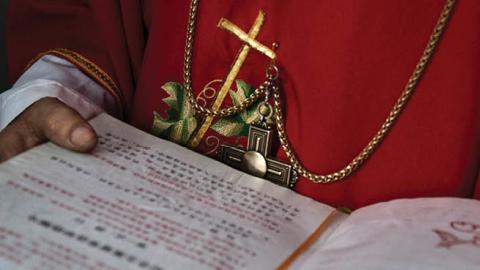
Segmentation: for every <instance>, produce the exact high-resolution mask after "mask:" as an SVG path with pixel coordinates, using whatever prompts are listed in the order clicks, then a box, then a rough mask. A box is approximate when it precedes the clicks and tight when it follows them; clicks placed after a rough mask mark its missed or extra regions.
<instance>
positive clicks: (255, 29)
mask: <svg viewBox="0 0 480 270" xmlns="http://www.w3.org/2000/svg"><path fill="white" fill-rule="evenodd" d="M264 21H265V13H264V12H263V11H262V10H260V11H259V12H258V15H257V18H256V19H255V22H254V24H253V26H252V28H251V29H250V31H249V32H248V35H247V37H248V41H252V40H254V39H255V38H256V37H257V35H258V33H259V32H260V28H261V27H262V25H263V22H264ZM222 22H223V24H222ZM226 22H228V21H227V20H226V19H224V18H222V19H221V20H220V22H219V27H220V28H222V29H225V30H229V31H230V32H231V33H233V34H235V35H236V30H235V31H234V30H233V28H230V27H233V26H235V25H234V24H233V23H230V22H228V24H227V23H226ZM235 27H236V26H235ZM235 29H239V28H238V27H236V28H235ZM240 31H241V30H240ZM241 32H242V33H243V34H245V32H243V31H241ZM245 35H246V34H245ZM239 38H240V37H239ZM240 39H241V40H242V41H243V39H242V38H240ZM244 39H245V38H244ZM257 43H258V42H257ZM258 44H260V43H258ZM260 45H261V44H260ZM250 46H252V45H250V44H249V43H247V42H246V41H245V43H244V44H243V45H242V47H241V49H240V51H239V53H238V54H237V56H236V57H235V61H234V62H233V65H232V66H231V68H230V71H229V73H228V75H227V77H226V78H225V82H224V83H223V85H222V88H220V90H219V91H218V95H217V98H216V99H215V101H214V103H213V105H212V110H218V109H219V108H220V106H221V105H222V103H223V100H224V99H225V96H226V95H227V93H228V90H230V87H231V86H232V84H233V82H234V81H235V78H236V77H237V75H238V73H239V72H240V68H241V67H242V65H243V62H245V59H247V56H248V53H249V51H250V49H251V48H254V49H257V48H256V47H253V46H252V47H250ZM262 46H263V45H262ZM263 47H264V46H263ZM212 121H213V117H212V116H207V117H206V118H205V121H204V122H203V124H202V126H201V127H200V129H199V130H198V131H197V133H196V134H195V136H194V137H193V138H192V139H191V140H190V143H189V147H191V148H195V147H197V146H198V144H199V143H200V141H201V140H202V138H203V137H204V136H205V133H206V132H207V130H208V129H209V128H210V126H211V125H212Z"/></svg>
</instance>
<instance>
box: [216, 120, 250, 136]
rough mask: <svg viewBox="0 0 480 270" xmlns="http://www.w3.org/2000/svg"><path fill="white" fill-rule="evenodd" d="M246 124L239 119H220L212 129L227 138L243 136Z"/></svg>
mask: <svg viewBox="0 0 480 270" xmlns="http://www.w3.org/2000/svg"><path fill="white" fill-rule="evenodd" d="M243 126H244V123H243V121H241V120H240V119H238V117H229V118H222V119H219V120H218V121H217V122H215V124H213V125H212V127H211V128H212V129H213V130H215V131H216V132H218V133H219V134H221V135H223V136H225V137H231V136H241V133H242V130H243Z"/></svg>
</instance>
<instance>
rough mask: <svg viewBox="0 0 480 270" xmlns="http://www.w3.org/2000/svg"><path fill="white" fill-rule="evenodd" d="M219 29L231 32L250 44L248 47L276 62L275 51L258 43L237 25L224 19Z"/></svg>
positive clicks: (219, 24)
mask: <svg viewBox="0 0 480 270" xmlns="http://www.w3.org/2000/svg"><path fill="white" fill-rule="evenodd" d="M218 27H219V28H220V29H223V30H227V31H228V32H230V33H231V34H233V35H234V36H236V37H237V38H239V39H240V40H241V41H243V42H244V43H245V44H248V46H250V47H252V48H254V49H255V50H257V51H259V52H260V53H262V54H264V55H265V56H267V57H268V58H270V59H272V60H275V58H276V54H275V52H274V51H272V50H271V49H270V48H268V47H267V46H265V45H263V44H261V43H260V42H258V41H256V40H255V39H253V38H251V37H250V35H249V34H247V33H245V32H243V30H242V29H240V28H239V27H238V26H236V25H235V24H233V23H231V22H229V21H228V20H226V19H224V18H222V19H220V22H219V23H218Z"/></svg>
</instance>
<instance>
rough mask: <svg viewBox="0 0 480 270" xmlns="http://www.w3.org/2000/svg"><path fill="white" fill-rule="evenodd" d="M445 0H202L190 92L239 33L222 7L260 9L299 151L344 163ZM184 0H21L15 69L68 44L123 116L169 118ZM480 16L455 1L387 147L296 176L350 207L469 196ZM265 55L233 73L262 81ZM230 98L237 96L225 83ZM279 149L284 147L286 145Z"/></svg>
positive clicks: (383, 109)
mask: <svg viewBox="0 0 480 270" xmlns="http://www.w3.org/2000/svg"><path fill="white" fill-rule="evenodd" d="M442 7H443V1H436V0H422V1H415V2H410V1H400V0H395V1H383V0H361V1H346V2H339V1H331V0H327V1H324V0H321V1H318V0H307V1H294V0H292V1H223V0H209V1H201V2H200V7H199V13H198V21H197V27H196V30H195V45H194V51H193V55H194V56H193V88H194V92H195V94H196V95H199V94H200V92H201V90H202V89H203V88H204V87H205V85H207V84H208V83H209V82H211V81H213V80H215V79H220V80H221V79H224V77H225V75H226V74H227V73H228V71H229V69H230V66H231V64H232V62H233V60H234V59H235V56H236V55H237V53H238V51H239V49H240V47H241V46H242V42H241V41H240V40H239V39H238V38H237V37H235V36H233V35H231V34H229V33H227V32H226V31H224V30H221V29H219V28H218V27H217V23H218V21H219V20H220V18H222V17H224V18H226V19H228V20H229V21H231V22H232V23H234V24H236V25H237V26H238V27H240V28H241V29H243V31H245V32H248V31H249V29H250V27H251V26H252V23H253V21H254V20H255V18H256V16H257V14H258V12H259V10H260V9H262V10H263V11H264V12H265V16H266V19H265V22H264V24H263V26H262V27H261V29H260V32H259V34H258V36H257V37H256V40H257V41H258V42H260V43H262V44H264V45H266V46H268V47H270V44H272V43H273V42H277V43H278V44H279V45H280V46H279V48H278V50H277V51H276V52H277V56H278V57H277V63H278V65H279V66H280V67H281V68H282V71H281V75H280V76H281V78H282V81H283V85H284V87H283V89H284V103H285V115H286V129H287V133H288V136H289V139H290V141H291V143H292V146H293V148H294V151H295V152H296V153H297V155H298V157H299V158H300V160H301V162H302V163H303V164H304V165H305V166H306V167H307V168H309V169H310V170H312V171H314V172H316V173H322V174H326V173H330V172H333V171H336V170H338V169H340V168H342V167H343V166H344V165H345V164H347V163H348V162H350V160H352V158H353V157H354V156H355V155H356V154H358V153H359V152H360V151H361V149H362V148H363V147H364V146H365V145H366V144H367V143H368V142H369V140H370V139H371V138H372V137H373V136H374V134H375V133H376V132H377V130H378V129H379V127H380V126H381V124H382V123H383V121H384V120H385V118H386V117H387V115H388V113H389V111H390V110H391V109H392V107H393V104H394V103H395V101H396V100H397V98H398V97H399V95H400V93H401V91H402V90H403V88H404V87H405V85H406V83H407V81H408V79H409V77H410V75H411V74H412V72H413V69H414V68H415V65H416V64H417V62H418V60H419V57H420V55H421V53H422V51H423V49H424V48H425V46H426V43H427V41H428V38H429V36H430V34H431V32H432V29H433V27H434V25H435V23H436V21H437V19H438V17H439V14H440V12H441V9H442ZM188 9H189V1H152V0H150V1H149V0H146V1H143V2H142V1H126V0H125V1H122V0H120V1H113V0H104V1H66V2H61V3H52V1H12V2H11V3H10V10H9V19H8V25H7V39H8V40H7V46H8V50H9V55H8V60H9V68H10V78H11V80H12V81H14V80H15V79H16V78H17V77H18V76H19V75H20V74H21V72H22V70H23V69H24V67H25V65H26V64H27V63H28V62H29V61H30V60H31V59H32V58H34V57H35V55H37V54H39V53H41V52H43V51H47V50H50V49H54V48H59V47H61V48H68V49H69V50H72V51H75V52H78V53H79V54H81V55H83V56H85V57H86V58H88V59H90V60H91V61H92V62H94V63H96V64H97V65H98V66H100V67H101V68H102V69H103V70H105V71H106V72H107V73H108V74H109V75H110V76H111V77H112V78H113V79H114V80H115V82H116V83H117V85H118V86H119V88H120V90H121V93H122V95H123V98H124V102H125V104H124V108H125V112H126V115H127V120H128V121H129V122H130V123H131V124H133V125H135V126H137V127H139V128H141V129H143V130H146V131H150V130H151V129H152V123H153V112H158V113H159V115H161V116H162V117H164V118H166V117H167V113H166V111H167V110H168V109H170V107H169V105H168V104H167V103H165V102H164V101H163V99H164V98H166V97H167V96H168V93H167V92H166V91H165V90H164V89H162V86H164V85H165V83H167V82H178V83H183V77H182V74H183V59H184V46H185V36H186V29H187V18H188ZM479 25H480V3H479V2H478V1H476V0H462V1H458V3H457V5H456V7H455V9H454V11H453V15H452V18H451V20H450V22H449V24H448V26H447V28H446V30H445V33H444V35H443V37H442V39H441V41H440V44H439V45H438V47H437V49H436V51H435V54H434V56H433V59H432V61H431V62H430V64H429V66H428V67H427V70H426V72H425V74H424V76H423V78H422V79H421V81H420V83H419V85H418V87H417V88H416V92H415V93H414V95H413V96H412V99H411V100H410V102H409V103H408V105H407V107H406V108H405V110H404V112H403V113H402V115H401V116H400V118H399V120H398V121H397V122H396V123H395V125H394V127H393V128H392V130H391V132H390V133H389V134H388V135H387V137H386V139H385V140H384V141H383V143H382V144H381V145H380V147H379V148H378V150H376V151H375V153H374V154H373V155H372V157H371V158H370V159H369V160H367V162H366V163H365V164H364V165H363V166H362V167H361V168H360V169H359V170H358V171H357V172H355V173H354V174H353V175H351V176H349V177H348V178H347V179H345V180H343V181H340V182H337V183H333V184H313V183H312V182H310V181H308V180H306V179H304V178H300V180H299V182H298V183H297V186H296V191H298V192H299V193H302V194H304V195H306V196H309V197H312V198H314V199H316V200H319V201H322V202H325V203H329V204H332V205H335V206H347V207H352V208H357V207H361V206H364V205H367V204H371V203H375V202H379V201H384V200H389V199H394V198H401V197H418V196H462V197H472V196H474V194H475V188H477V193H476V194H477V195H476V196H477V197H478V196H479V195H480V190H479V189H480V185H479V184H477V182H478V180H477V178H478V172H479V165H480V155H479V154H480V151H479V146H480V121H479V119H480V106H478V105H479V102H480V31H479ZM268 63H269V59H267V58H266V57H265V56H264V55H261V54H260V53H258V52H256V51H254V50H251V52H250V53H249V55H248V57H247V58H246V61H245V63H244V64H243V66H242V68H241V70H240V73H239V75H238V76H237V79H240V80H242V81H244V82H246V83H248V84H249V85H252V86H256V85H258V84H259V83H261V82H262V81H263V80H264V76H265V75H264V69H265V67H266V66H267V65H268ZM217 86H218V85H217ZM217 90H218V89H217ZM234 90H235V89H234ZM237 90H238V89H237ZM225 100H226V102H225V104H227V105H228V104H231V102H232V101H231V99H230V97H229V96H227V98H226V99H225ZM237 137H238V136H231V137H225V136H222V135H221V134H219V132H218V130H214V129H212V128H210V129H209V130H208V131H207V133H206V134H205V136H204V137H203V139H202V141H201V143H200V145H199V146H198V147H197V148H196V150H197V151H200V152H203V153H207V152H215V151H213V150H215V149H213V148H214V147H215V145H217V141H216V140H217V139H218V143H219V144H221V143H234V142H237V140H238V138H237ZM208 138H214V139H212V140H211V142H208V141H207V139H208ZM240 142H242V143H244V142H245V140H244V139H240ZM276 156H277V157H278V158H280V159H285V155H284V153H283V151H282V150H281V148H278V150H277V153H276ZM476 186H477V187H476Z"/></svg>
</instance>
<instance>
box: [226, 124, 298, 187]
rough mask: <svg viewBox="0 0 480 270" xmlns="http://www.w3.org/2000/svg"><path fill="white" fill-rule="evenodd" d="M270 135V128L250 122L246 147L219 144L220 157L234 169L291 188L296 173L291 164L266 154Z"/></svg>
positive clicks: (270, 141)
mask: <svg viewBox="0 0 480 270" xmlns="http://www.w3.org/2000/svg"><path fill="white" fill-rule="evenodd" d="M272 136H273V130H272V129H271V128H269V127H266V126H265V125H261V124H251V125H250V127H249V129H248V142H247V149H246V150H245V149H242V148H239V147H234V146H231V145H225V144H224V145H222V146H221V147H222V148H221V152H220V159H221V161H222V162H224V163H226V164H227V165H230V166H232V167H234V168H236V169H239V170H242V171H244V172H246V173H249V174H251V175H254V176H257V177H261V178H265V179H267V180H269V181H271V182H273V183H275V184H278V185H281V186H284V187H288V188H292V189H293V188H294V186H295V183H296V181H297V175H296V173H295V171H294V170H293V169H292V166H291V165H289V164H286V163H284V162H281V161H279V160H276V159H273V158H270V157H269V156H268V155H269V153H270V149H271V146H272Z"/></svg>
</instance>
